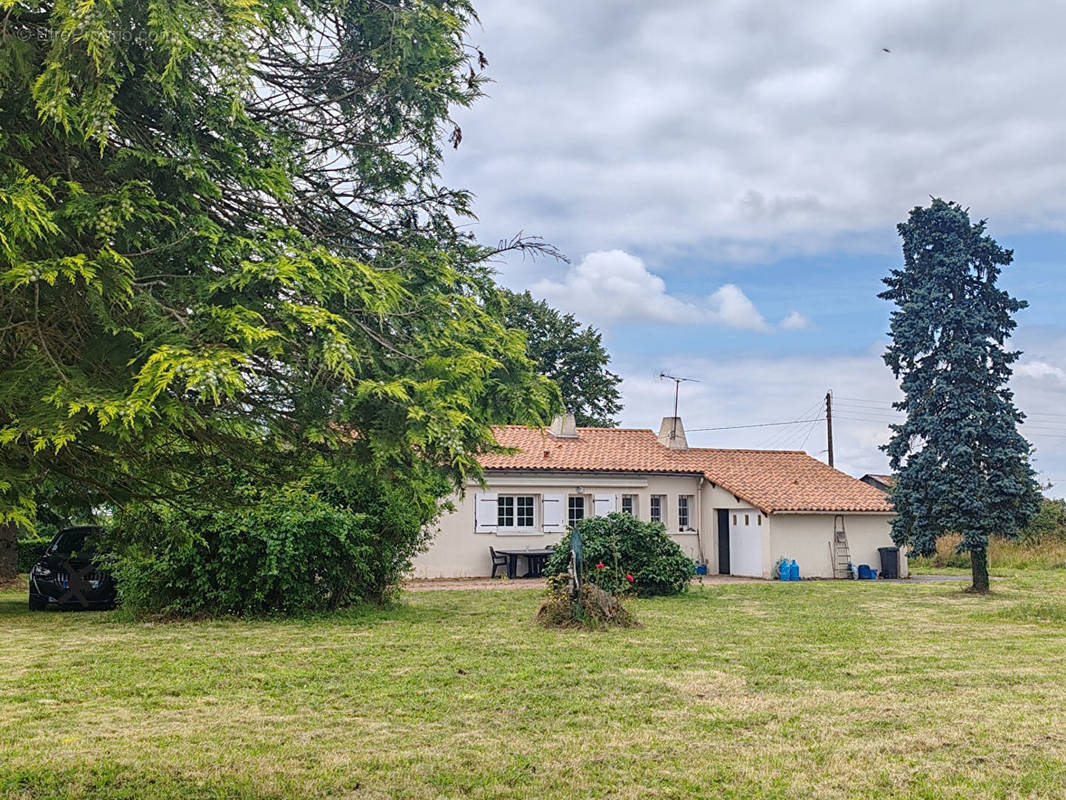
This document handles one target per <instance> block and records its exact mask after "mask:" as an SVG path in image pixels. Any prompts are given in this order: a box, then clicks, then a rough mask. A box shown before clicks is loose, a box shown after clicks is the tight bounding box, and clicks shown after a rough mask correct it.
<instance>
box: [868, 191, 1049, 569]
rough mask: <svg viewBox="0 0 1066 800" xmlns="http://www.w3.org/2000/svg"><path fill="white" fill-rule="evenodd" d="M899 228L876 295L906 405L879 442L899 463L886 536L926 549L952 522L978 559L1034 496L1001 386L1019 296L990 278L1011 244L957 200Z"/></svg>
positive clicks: (1015, 527) (1026, 512) (1029, 508)
mask: <svg viewBox="0 0 1066 800" xmlns="http://www.w3.org/2000/svg"><path fill="white" fill-rule="evenodd" d="M899 233H900V236H901V237H902V239H903V255H904V268H903V269H896V270H892V272H891V274H890V275H889V276H888V277H887V278H885V279H884V282H885V284H886V286H888V289H887V290H886V291H885V292H883V293H882V294H881V295H880V297H882V298H883V299H886V300H891V301H892V302H893V303H895V304H896V306H897V310H896V311H894V312H893V313H892V316H891V335H892V343H891V344H890V345H889V347H888V349H887V351H886V353H885V356H884V358H885V363H886V364H888V366H889V367H890V368H891V370H892V372H893V374H894V375H895V376H896V377H897V378H899V379H900V381H901V386H902V389H903V392H904V399H903V400H902V401H901V402H899V403H897V404H896V407H897V408H898V409H899V410H900V411H903V412H904V413H905V414H906V415H907V419H906V422H904V423H903V424H901V425H894V426H892V427H893V435H892V438H891V440H890V441H889V443H888V444H887V445H886V446H885V450H886V452H887V453H888V455H889V457H890V461H891V465H892V470H893V472H894V473H896V475H897V479H896V484H895V487H894V490H893V493H892V502H893V504H894V506H895V509H896V512H897V516H896V518H895V520H894V522H893V527H892V537H893V540H894V541H895V542H896V544H897V545H900V546H904V545H908V546H909V547H910V550H911V552H912V553H914V554H918V555H930V554H932V553H933V552H934V551H935V549H936V543H937V540H938V539H939V538H940V537H941V536H943V535H944V534H947V533H957V534H959V535H960V537H961V538H960V539H959V542H958V549H959V551H960V552H971V553H974V552H976V553H977V554H978V561H980V560H982V559H983V556H984V553H985V551H986V550H987V548H988V542H989V537H990V536H992V535H998V536H1001V537H1007V538H1011V537H1015V536H1017V535H1018V532H1019V529H1020V528H1022V527H1023V526H1024V525H1025V524H1026V523H1028V521H1029V520H1030V519H1031V518H1032V517H1033V516H1034V515H1035V514H1036V512H1037V510H1038V508H1039V503H1040V495H1039V491H1038V487H1037V484H1036V482H1035V480H1034V473H1033V470H1032V468H1031V466H1030V464H1029V451H1030V448H1029V444H1028V442H1026V441H1025V439H1024V438H1022V436H1021V434H1019V432H1018V429H1017V424H1018V423H1019V422H1020V421H1021V420H1022V419H1023V415H1022V414H1021V413H1020V412H1019V411H1018V410H1017V409H1016V408H1015V406H1014V401H1013V394H1012V392H1011V391H1010V389H1009V388H1008V381H1009V379H1010V376H1011V365H1012V364H1013V363H1014V361H1015V360H1016V359H1017V358H1018V355H1019V353H1017V352H1012V351H1009V350H1007V349H1006V342H1007V338H1008V337H1009V335H1010V333H1011V331H1013V330H1014V328H1015V326H1016V323H1015V321H1014V319H1013V315H1014V313H1015V312H1017V311H1019V310H1020V309H1022V308H1024V307H1025V306H1026V303H1025V302H1024V301H1021V300H1017V299H1015V298H1013V297H1011V296H1010V295H1009V294H1008V293H1007V292H1005V291H1003V290H1001V289H999V288H997V285H996V282H997V280H998V278H999V275H1000V272H1001V270H1002V268H1003V267H1004V266H1006V265H1008V264H1010V262H1011V260H1012V258H1013V256H1012V253H1011V252H1010V251H1009V250H1004V249H1003V248H1002V247H1000V246H999V245H998V244H996V242H995V241H994V240H993V239H992V238H991V237H989V236H987V235H986V234H985V225H984V223H983V222H980V223H977V224H971V222H970V218H969V215H968V214H967V212H966V210H965V209H963V208H962V207H960V206H959V205H958V204H955V203H946V202H944V201H943V200H939V199H937V200H934V201H933V202H932V204H931V205H930V206H929V207H928V208H921V207H918V208H915V209H914V210H912V211H911V214H910V217H909V219H908V221H907V222H905V223H902V224H901V225H899ZM978 561H975V562H974V564H975V585H976V583H977V580H978V575H977V568H978V566H979V565H978Z"/></svg>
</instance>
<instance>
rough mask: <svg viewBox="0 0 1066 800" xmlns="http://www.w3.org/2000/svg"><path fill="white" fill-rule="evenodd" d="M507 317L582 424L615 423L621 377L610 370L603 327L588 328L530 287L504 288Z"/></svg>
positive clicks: (608, 424) (541, 371)
mask: <svg viewBox="0 0 1066 800" xmlns="http://www.w3.org/2000/svg"><path fill="white" fill-rule="evenodd" d="M503 293H504V295H505V297H506V300H507V311H506V316H505V319H506V322H507V326H508V327H510V328H517V329H519V330H521V331H523V332H524V333H525V334H526V346H527V349H528V352H529V357H530V358H531V359H533V363H534V364H535V365H536V367H537V370H538V371H539V372H540V374H541V375H546V376H547V377H549V378H551V380H552V381H554V382H555V384H556V385H557V386H558V387H559V390H560V392H562V396H563V405H564V406H565V407H566V408H568V409H570V410H571V411H573V412H574V417H575V418H576V420H577V424H578V425H582V426H587V427H605V428H613V427H614V426H616V425H617V424H618V421H617V420H616V419H614V416H615V415H616V414H617V413H618V412H619V411H621V410H622V398H621V394H620V393H619V391H618V384H619V383H621V382H622V379H621V378H620V377H618V376H617V375H615V374H614V373H613V372H611V371H609V370H608V369H607V364H608V363H609V362H610V360H611V357H610V356H609V355H608V354H607V351H606V350H605V349H604V347H603V340H602V336H601V335H600V332H599V331H597V330H596V329H595V328H593V327H592V326H591V325H590V326H587V327H585V328H582V327H581V324H580V323H579V322H578V321H577V320H576V319H575V318H574V315H573V314H562V313H560V312H559V311H556V310H555V309H554V308H552V307H551V306H549V305H548V304H547V303H546V302H544V301H543V300H534V299H533V295H532V294H530V293H529V292H522V293H521V294H518V293H515V292H509V291H506V290H503Z"/></svg>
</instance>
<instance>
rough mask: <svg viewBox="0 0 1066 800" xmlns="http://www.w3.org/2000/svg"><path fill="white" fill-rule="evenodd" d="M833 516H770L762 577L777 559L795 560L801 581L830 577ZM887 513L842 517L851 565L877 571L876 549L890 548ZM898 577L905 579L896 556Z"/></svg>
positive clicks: (904, 565) (904, 569)
mask: <svg viewBox="0 0 1066 800" xmlns="http://www.w3.org/2000/svg"><path fill="white" fill-rule="evenodd" d="M833 519H834V515H833V514H773V515H771V517H770V551H769V553H768V558H767V559H766V560H765V561H764V569H765V574H764V577H766V578H770V577H773V576H772V574H771V572H772V570H773V566H774V564H776V563H777V560H778V559H780V558H788V559H790V560H791V559H795V560H796V563H797V564H798V565H799V568H800V577H802V578H832V577H834V575H833V561H832V549H831V548H832V542H833ZM891 522H892V515H891V514H845V515H844V531H845V533H847V537H848V549H849V551H850V552H851V563H853V564H855V565H859V564H867V565H869V566H870V567H872V568H874V569H876V570H877V571H878V572H879V573H880V571H881V557H880V555H879V554H878V552H877V548H879V547H892V538H891V536H890V535H889V530H890V526H891ZM899 567H900V577H906V576H907V558H906V556H904V554H903V553H902V552H900V557H899Z"/></svg>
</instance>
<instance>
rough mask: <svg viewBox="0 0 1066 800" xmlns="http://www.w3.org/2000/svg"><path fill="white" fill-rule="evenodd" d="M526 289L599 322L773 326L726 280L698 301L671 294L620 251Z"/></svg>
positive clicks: (794, 324) (794, 318) (790, 319)
mask: <svg viewBox="0 0 1066 800" xmlns="http://www.w3.org/2000/svg"><path fill="white" fill-rule="evenodd" d="M530 290H531V291H532V292H533V293H534V294H536V295H540V296H542V297H545V298H547V299H548V300H549V301H550V302H551V303H552V304H553V305H555V306H557V307H559V308H562V309H564V310H566V311H571V312H573V313H575V314H577V315H578V316H579V317H581V318H582V319H584V320H588V321H590V322H595V323H598V324H605V323H610V322H612V321H615V320H623V321H627V322H633V321H638V320H643V321H649V322H664V323H670V324H674V325H688V324H713V325H721V326H723V327H727V328H734V329H737V330H749V331H759V332H769V331H771V330H773V328H772V327H771V326H770V325H769V324H768V323H767V322H766V320H765V319H764V318H763V315H762V314H761V313H759V310H758V309H757V308H756V307H755V304H754V303H752V302H751V300H750V299H749V298H748V296H747V295H746V294H744V292H743V291H742V290H741V289H740V288H739V287H738V286H736V285H734V284H732V283H727V284H725V285H723V286H720V287H718V288H717V289H715V290H714V291H713V292H712V293H711V294H709V295H708V296H707V297H706V298H705V299H704V300H702V301H699V302H694V301H690V300H683V299H681V298H678V297H675V296H673V295H671V294H670V293H669V292H668V291H667V288H666V282H665V281H664V280H663V279H662V278H661V277H659V276H658V275H656V274H655V273H653V272H650V271H649V270H648V268H647V267H646V266H645V265H644V262H643V261H642V260H641V259H639V258H637V257H636V256H634V255H631V254H629V253H626V252H625V251H623V250H604V251H599V252H595V253H589V254H588V255H586V256H585V257H584V258H583V259H581V261H580V262H579V263H578V264H575V265H573V266H571V267H570V268H569V269H568V270H567V272H566V274H565V275H564V276H562V278H561V279H560V280H554V281H553V280H541V281H538V282H537V283H534V284H533V285H532V286H531V287H530ZM781 326H782V327H783V328H786V329H790V330H795V329H798V328H801V327H805V326H806V318H805V317H803V315H802V314H799V313H798V312H795V311H793V312H791V313H790V314H789V315H788V316H787V317H786V318H785V319H784V321H783V322H782V323H781Z"/></svg>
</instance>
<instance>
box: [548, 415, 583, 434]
mask: <svg viewBox="0 0 1066 800" xmlns="http://www.w3.org/2000/svg"><path fill="white" fill-rule="evenodd" d="M548 433H550V434H551V435H552V436H554V437H556V438H557V439H576V438H577V420H575V419H574V415H573V413H572V412H570V411H567V412H566V413H565V414H560V415H559V416H558V417H556V418H555V419H553V420H552V424H551V425H550V426H549V428H548Z"/></svg>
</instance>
